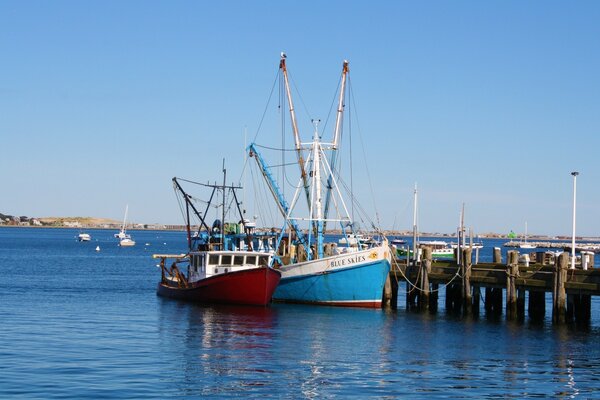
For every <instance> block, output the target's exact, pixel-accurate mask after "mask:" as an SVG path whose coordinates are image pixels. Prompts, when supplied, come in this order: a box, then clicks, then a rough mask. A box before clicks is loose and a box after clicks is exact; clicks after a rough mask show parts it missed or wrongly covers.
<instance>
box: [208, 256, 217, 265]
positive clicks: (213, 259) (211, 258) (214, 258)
mask: <svg viewBox="0 0 600 400" xmlns="http://www.w3.org/2000/svg"><path fill="white" fill-rule="evenodd" d="M208 263H209V264H212V265H217V264H219V256H218V255H217V254H211V255H210V256H209V257H208Z"/></svg>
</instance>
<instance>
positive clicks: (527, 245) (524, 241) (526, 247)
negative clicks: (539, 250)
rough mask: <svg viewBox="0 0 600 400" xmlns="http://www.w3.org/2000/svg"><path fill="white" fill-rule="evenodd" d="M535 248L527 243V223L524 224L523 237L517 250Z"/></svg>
mask: <svg viewBox="0 0 600 400" xmlns="http://www.w3.org/2000/svg"><path fill="white" fill-rule="evenodd" d="M536 247H537V246H536V245H535V244H533V243H529V242H527V222H525V237H524V239H523V241H522V242H521V243H519V248H521V249H535V248H536Z"/></svg>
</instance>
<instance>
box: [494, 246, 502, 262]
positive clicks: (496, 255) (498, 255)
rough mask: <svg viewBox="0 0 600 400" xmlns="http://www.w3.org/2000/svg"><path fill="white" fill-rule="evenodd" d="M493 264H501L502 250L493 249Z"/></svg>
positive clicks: (498, 248)
mask: <svg viewBox="0 0 600 400" xmlns="http://www.w3.org/2000/svg"><path fill="white" fill-rule="evenodd" d="M494 264H502V249H500V247H494Z"/></svg>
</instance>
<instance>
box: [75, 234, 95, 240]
mask: <svg viewBox="0 0 600 400" xmlns="http://www.w3.org/2000/svg"><path fill="white" fill-rule="evenodd" d="M77 240H79V241H80V242H89V241H90V240H92V237H91V236H90V234H89V233H80V234H79V235H77Z"/></svg>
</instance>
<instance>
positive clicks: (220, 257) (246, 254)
mask: <svg viewBox="0 0 600 400" xmlns="http://www.w3.org/2000/svg"><path fill="white" fill-rule="evenodd" d="M270 261H271V254H269V253H259V252H256V251H252V252H250V251H210V252H205V251H199V252H192V253H190V265H189V267H188V268H189V270H188V279H189V281H190V282H194V281H198V280H200V279H204V278H209V277H211V276H214V275H218V274H224V273H228V272H236V271H242V270H245V269H251V268H256V267H261V266H268V265H269V262H270Z"/></svg>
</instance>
